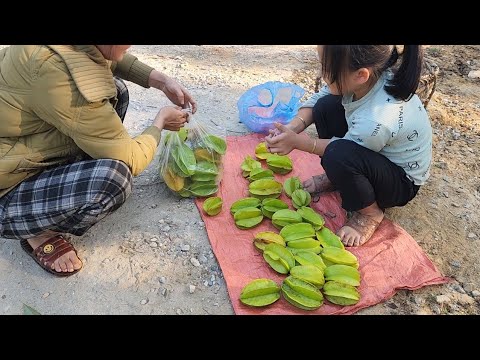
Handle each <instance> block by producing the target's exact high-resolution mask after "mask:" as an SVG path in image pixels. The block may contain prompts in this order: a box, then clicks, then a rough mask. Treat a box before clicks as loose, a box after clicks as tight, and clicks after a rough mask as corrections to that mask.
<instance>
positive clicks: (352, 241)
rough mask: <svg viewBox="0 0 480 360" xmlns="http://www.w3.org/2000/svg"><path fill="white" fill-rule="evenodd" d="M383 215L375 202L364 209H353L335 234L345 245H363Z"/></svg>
mask: <svg viewBox="0 0 480 360" xmlns="http://www.w3.org/2000/svg"><path fill="white" fill-rule="evenodd" d="M383 217H384V213H383V211H382V210H381V209H380V208H379V207H378V206H377V204H376V203H375V204H373V205H371V206H369V207H368V208H366V209H362V210H360V211H355V212H354V213H353V215H352V217H351V218H350V219H349V220H348V221H347V222H346V223H345V225H344V226H343V227H342V228H341V229H340V230H339V231H338V232H337V235H338V236H339V237H340V239H341V240H342V243H343V244H344V245H345V246H360V245H363V244H365V243H366V242H367V241H368V240H370V238H371V237H372V235H373V234H374V233H375V230H377V228H378V226H379V225H380V223H381V222H382V220H383Z"/></svg>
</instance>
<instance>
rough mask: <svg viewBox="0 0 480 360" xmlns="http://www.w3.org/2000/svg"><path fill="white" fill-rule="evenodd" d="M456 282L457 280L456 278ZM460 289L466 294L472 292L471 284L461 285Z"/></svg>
mask: <svg viewBox="0 0 480 360" xmlns="http://www.w3.org/2000/svg"><path fill="white" fill-rule="evenodd" d="M457 280H458V278H457ZM462 287H463V288H464V289H465V291H466V292H467V293H471V292H472V291H473V290H474V287H473V284H472V283H462Z"/></svg>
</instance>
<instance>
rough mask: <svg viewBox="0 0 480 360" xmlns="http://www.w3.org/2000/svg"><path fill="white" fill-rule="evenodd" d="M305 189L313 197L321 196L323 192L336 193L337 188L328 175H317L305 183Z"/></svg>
mask: <svg viewBox="0 0 480 360" xmlns="http://www.w3.org/2000/svg"><path fill="white" fill-rule="evenodd" d="M303 189H304V190H305V191H307V192H309V193H310V194H312V195H316V196H317V197H318V195H320V194H321V193H323V192H329V191H334V190H335V187H334V186H333V184H332V183H331V182H330V180H329V179H328V177H327V174H322V175H316V176H313V177H311V178H310V179H308V180H306V181H304V182H303ZM317 201H318V200H317Z"/></svg>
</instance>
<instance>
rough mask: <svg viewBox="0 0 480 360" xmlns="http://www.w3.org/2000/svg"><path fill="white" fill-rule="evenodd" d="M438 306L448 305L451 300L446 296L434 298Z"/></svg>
mask: <svg viewBox="0 0 480 360" xmlns="http://www.w3.org/2000/svg"><path fill="white" fill-rule="evenodd" d="M435 299H436V300H437V303H438V304H448V303H449V302H450V301H451V299H450V297H448V296H447V295H438V296H437V297H436V298H435Z"/></svg>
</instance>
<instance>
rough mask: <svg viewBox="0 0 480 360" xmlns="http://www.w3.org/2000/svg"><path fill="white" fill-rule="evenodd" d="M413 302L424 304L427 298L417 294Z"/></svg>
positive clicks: (419, 304) (418, 304)
mask: <svg viewBox="0 0 480 360" xmlns="http://www.w3.org/2000/svg"><path fill="white" fill-rule="evenodd" d="M413 302H414V303H415V305H417V306H422V305H423V304H425V299H423V298H422V297H420V296H418V295H417V296H415V297H414V298H413Z"/></svg>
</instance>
